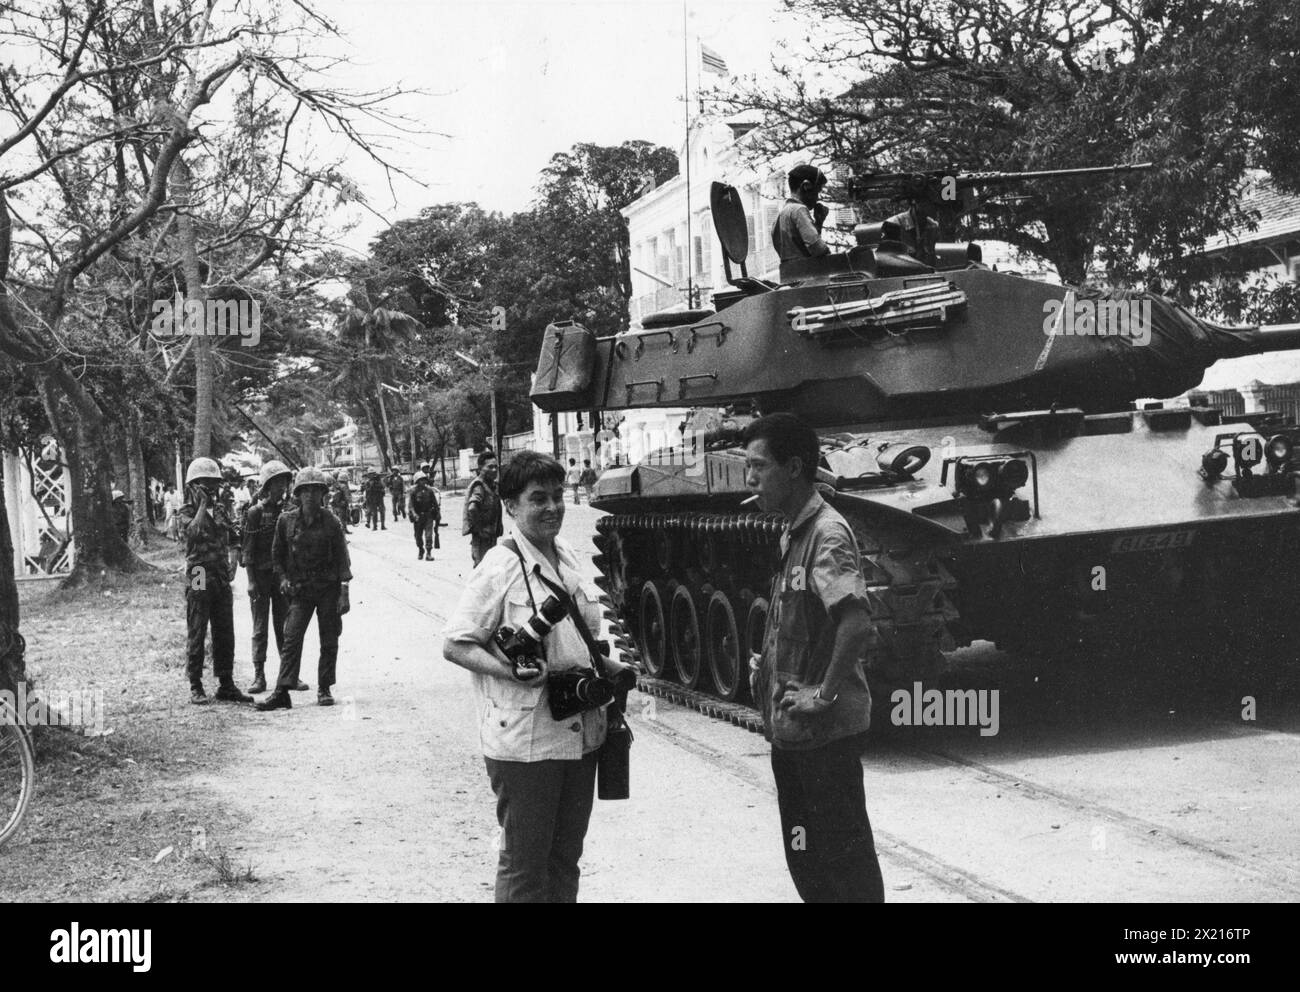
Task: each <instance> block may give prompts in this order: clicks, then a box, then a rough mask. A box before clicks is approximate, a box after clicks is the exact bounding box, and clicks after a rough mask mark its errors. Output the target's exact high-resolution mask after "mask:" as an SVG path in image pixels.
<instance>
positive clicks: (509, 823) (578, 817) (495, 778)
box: [483, 751, 596, 902]
mask: <svg viewBox="0 0 1300 992" xmlns="http://www.w3.org/2000/svg"><path fill="white" fill-rule="evenodd" d="M483 760H484V761H486V762H487V770H488V777H489V778H490V779H491V781H492V791H493V792H494V793H496V797H497V822H498V823H500V824H501V829H502V832H503V836H502V840H501V853H500V855H499V856H498V858H497V886H496V901H497V902H577V901H578V878H579V876H580V875H581V869H579V868H578V859H579V858H581V857H582V842H583V840H584V838H585V837H586V836H587V823H588V821H590V819H591V807H592V804H593V802H594V801H595V798H596V797H595V791H596V752H594V751H593V752H592V753H591V754H589V755H587V756H586V757H585V758H582V759H581V760H574V761H497V760H495V759H493V758H484V759H483Z"/></svg>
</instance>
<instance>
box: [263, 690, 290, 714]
mask: <svg viewBox="0 0 1300 992" xmlns="http://www.w3.org/2000/svg"><path fill="white" fill-rule="evenodd" d="M256 709H259V710H261V711H262V712H263V713H265V712H266V711H267V710H291V709H293V700H292V699H291V698H289V694H288V693H287V692H285V691H284V690H283V689H276V690H275V692H273V693H271V694H270V695H269V696H267V697H266V698H265V699H263V700H262V701H261V702H260V703H258V704H257V706H256Z"/></svg>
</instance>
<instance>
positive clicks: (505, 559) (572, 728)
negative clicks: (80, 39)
mask: <svg viewBox="0 0 1300 992" xmlns="http://www.w3.org/2000/svg"><path fill="white" fill-rule="evenodd" d="M507 537H511V538H514V540H515V543H516V544H517V545H518V547H519V551H520V553H521V554H522V555H523V559H524V562H525V564H526V565H527V566H528V571H529V573H530V578H529V583H530V584H531V587H532V601H531V602H530V600H529V597H528V587H527V586H526V585H525V582H524V572H523V569H522V568H521V567H520V564H519V558H518V557H516V556H515V554H514V552H512V551H511V550H510V549H509V548H507V547H505V546H504V544H500V543H499V544H497V545H496V546H495V547H493V548H490V549H489V550H488V552H487V554H485V555H484V556H483V560H482V561H480V562H479V564H478V568H476V569H474V571H473V572H472V573H471V575H470V581H469V585H468V586H466V588H465V591H464V592H463V593H462V594H461V597H460V602H458V603H457V604H456V608H455V609H454V610H453V611H452V614H451V617H450V619H448V621H447V626H446V627H445V628H444V629H443V637H445V638H446V639H448V640H469V641H473V642H474V643H476V644H480V645H484V646H487V645H488V644H490V643H491V639H492V635H493V633H495V631H496V630H497V629H498V628H499V627H501V626H502V624H505V625H507V626H510V627H513V628H515V629H516V630H517V629H518V628H519V627H520V626H522V625H523V624H524V623H525V622H526V621H527V620H528V619H529V618H530V617H531V616H532V615H533V613H534V612H535V610H534V608H533V602H535V603H536V604H537V606H538V607H539V608H540V607H541V605H542V603H543V602H544V601H545V600H546V597H547V596H549V595H550V594H551V593H550V590H548V589H547V588H546V586H545V585H544V584H543V583H542V582H541V580H540V579H538V578H537V577H536V576H535V575H533V574H532V573H533V570H534V569H535V568H540V569H541V571H542V574H543V575H545V576H546V577H547V578H548V579H550V580H551V581H552V582H555V583H557V584H560V585H563V586H564V588H565V589H567V590H568V591H569V595H570V596H572V597H573V600H574V602H575V603H577V605H578V610H579V612H580V613H581V614H582V616H583V619H584V620H586V622H587V628H588V629H589V630H590V631H591V632H592V634H593V636H595V635H598V634H599V632H600V590H599V588H597V587H596V586H595V585H594V584H592V583H590V582H587V581H584V580H583V579H582V578H581V574H580V572H579V571H578V559H577V556H576V555H575V554H574V551H573V548H572V547H571V546H570V545H569V544H568V543H567V542H566V541H564V540H562V539H560V538H557V539H556V541H555V548H556V552H557V555H558V557H559V559H560V572H559V574H558V575H557V574H556V571H555V569H553V568H552V567H551V565H550V563H549V562H548V561H547V560H546V557H545V556H544V555H543V554H542V553H541V552H540V551H538V550H537V549H536V548H534V547H533V546H532V545H531V544H530V543H529V542H528V541H527V539H525V538H524V537H523V536H521V535H520V534H519V532H518V530H516V529H515V528H513V527H512V528H511V529H510V532H509V533H508V534H507ZM543 643H544V645H545V647H546V659H547V663H548V665H549V666H550V667H551V669H553V670H556V671H562V670H564V669H566V668H588V667H590V666H591V660H590V653H589V652H588V650H587V645H586V642H585V641H583V639H582V635H581V634H579V633H578V631H577V629H576V628H575V626H574V623H573V621H572V620H571V619H569V618H565V619H564V620H561V621H560V622H559V623H557V624H556V625H555V627H554V628H553V629H552V630H551V632H550V633H549V634H548V635H547V636H546V639H545V641H544V642H543ZM488 650H489V652H492V653H496V651H495V648H488ZM471 677H472V678H473V680H474V696H475V699H476V702H477V704H478V722H479V740H480V743H481V744H482V748H483V754H484V756H485V757H488V758H494V759H496V760H498V761H546V760H549V759H574V760H576V759H578V758H581V757H582V756H583V755H584V754H587V753H589V752H591V751H594V750H595V749H596V748H598V747H600V746H601V744H603V743H604V742H605V724H606V721H605V711H604V710H603V709H598V710H588V711H586V712H585V713H579V714H578V715H576V716H572V717H570V718H569V719H567V720H556V719H554V718H553V717H552V716H551V710H550V706H549V705H548V703H547V696H546V687H545V685H544V684H543V685H537V686H530V685H524V684H522V683H518V682H513V681H510V680H507V679H500V678H496V677H494V676H491V675H484V674H482V673H479V672H473V673H471Z"/></svg>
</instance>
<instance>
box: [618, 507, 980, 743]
mask: <svg viewBox="0 0 1300 992" xmlns="http://www.w3.org/2000/svg"><path fill="white" fill-rule="evenodd" d="M846 516H848V515H846ZM848 519H849V522H850V525H851V526H852V527H853V530H854V534H855V536H856V538H857V541H858V546H859V549H860V551H861V553H862V560H863V571H864V575H865V578H866V582H867V596H868V602H869V605H870V609H871V614H872V618H873V620H874V631H873V635H872V641H871V642H870V643H869V644H868V645H867V657H868V668H869V674H870V675H871V677H872V679H873V682H878V683H883V684H894V683H900V682H905V681H910V680H912V679H922V680H927V679H929V678H931V677H932V676H934V675H935V674H937V673H938V671H939V670H940V669H941V668H942V667H943V664H944V657H943V653H944V652H946V651H951V650H953V649H954V648H955V647H956V646H957V642H958V638H957V637H955V636H954V633H955V632H959V614H958V610H957V606H956V600H955V596H956V587H957V582H956V580H955V579H954V578H953V576H952V574H951V572H950V571H949V570H948V568H947V567H946V565H945V564H944V562H943V561H942V560H941V558H940V556H939V555H938V554H937V553H936V551H935V549H934V548H932V547H930V546H919V547H918V546H915V545H913V544H911V543H910V542H907V541H905V540H903V539H902V538H901V536H900V535H897V534H893V533H889V532H882V531H879V530H873V529H870V528H868V527H867V526H866V525H865V524H864V523H863V522H862V521H860V520H854V519H853V518H852V516H848ZM596 530H597V533H596V537H595V544H596V548H597V551H598V554H597V555H596V556H595V559H594V560H595V564H596V566H597V568H599V569H600V573H601V574H600V577H599V578H598V579H597V580H596V582H597V584H598V585H599V586H600V587H601V588H602V589H603V590H604V591H605V593H606V596H607V603H606V607H607V609H606V617H607V619H608V620H609V622H610V626H611V631H612V634H613V637H614V642H615V644H616V646H617V647H618V648H619V649H620V651H621V652H622V653H623V655H624V656H625V657H627V658H628V659H629V660H632V661H635V662H636V663H637V664H638V665H639V666H640V667H641V669H642V671H643V672H644V674H645V678H644V679H643V682H644V688H645V689H647V691H650V692H653V693H655V694H657V695H665V696H668V694H669V693H670V691H671V692H675V693H676V694H678V695H681V696H682V698H681V699H680V700H675V701H680V702H683V703H685V704H686V705H690V706H692V708H696V709H699V708H700V706H698V705H696V701H697V700H698V699H703V698H708V697H709V696H712V697H713V698H715V699H717V700H721V701H722V702H723V703H726V704H736V703H739V702H743V701H748V696H749V686H748V657H749V654H750V652H752V651H757V650H759V649H760V647H761V644H762V634H763V625H764V623H765V622H766V615H767V599H766V596H767V594H768V590H769V587H770V584H771V577H772V575H773V574H774V573H775V571H776V569H777V566H778V564H779V553H780V537H781V533H782V531H783V530H784V519H783V518H782V517H780V516H779V515H777V514H763V513H707V512H682V513H650V512H647V513H621V514H613V515H610V516H607V517H604V518H602V519H601V520H600V521H599V522H598V523H597V525H596ZM647 586H650V587H652V590H653V591H651V592H648V591H647ZM719 600H721V602H720V601H719ZM669 687H672V688H671V689H670V688H669ZM703 711H704V710H701V712H703ZM752 712H753V711H749V713H747V714H745V716H744V717H740V716H739V715H737V718H735V719H732V717H731V716H730V715H729V714H723V713H719V714H717V715H718V716H720V717H724V718H727V719H732V722H736V723H740V724H741V725H746V726H748V725H750V724H751V723H752V717H751V714H752ZM708 715H713V714H708Z"/></svg>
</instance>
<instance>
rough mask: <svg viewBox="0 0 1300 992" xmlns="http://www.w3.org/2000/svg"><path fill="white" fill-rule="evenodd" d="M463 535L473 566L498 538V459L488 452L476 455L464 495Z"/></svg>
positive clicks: (499, 514)
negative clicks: (467, 539) (475, 468)
mask: <svg viewBox="0 0 1300 992" xmlns="http://www.w3.org/2000/svg"><path fill="white" fill-rule="evenodd" d="M461 533H462V534H468V535H470V557H471V558H473V559H474V567H475V568H478V563H479V562H480V561H482V560H483V556H484V555H485V554H487V552H488V548H491V547H493V546H494V545H495V544H496V543H497V538H498V537H500V536H501V534H502V529H501V498H500V497H499V496H497V456H496V455H494V454H493V453H492V451H491V449H489V450H487V451H484V452H482V453H481V454H480V455H479V456H478V475H477V476H475V477H474V481H473V482H471V483H470V484H469V491H468V492H466V493H465V524H464V527H463V528H462V530H461Z"/></svg>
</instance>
